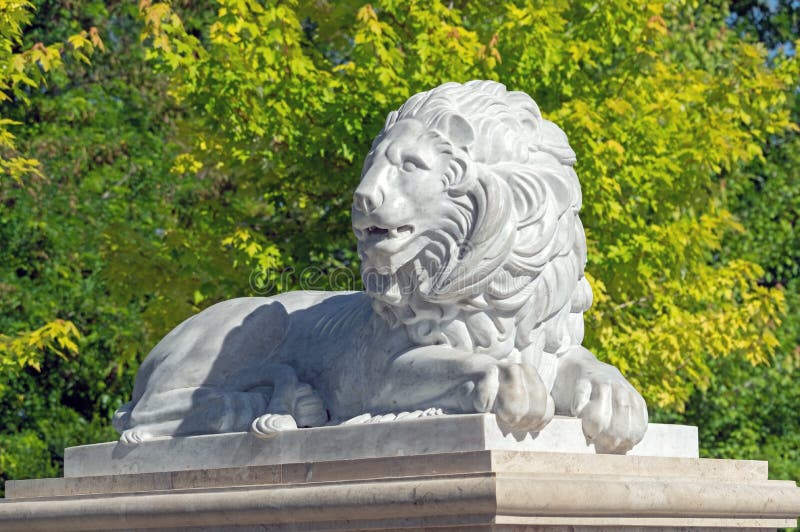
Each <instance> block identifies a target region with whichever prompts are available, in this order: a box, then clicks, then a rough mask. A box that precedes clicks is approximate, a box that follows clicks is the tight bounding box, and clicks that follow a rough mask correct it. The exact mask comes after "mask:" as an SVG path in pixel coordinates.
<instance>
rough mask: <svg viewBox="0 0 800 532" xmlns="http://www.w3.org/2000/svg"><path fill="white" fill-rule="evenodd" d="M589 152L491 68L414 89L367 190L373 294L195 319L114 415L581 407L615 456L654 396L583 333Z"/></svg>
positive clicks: (309, 420) (165, 432)
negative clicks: (584, 189) (578, 163)
mask: <svg viewBox="0 0 800 532" xmlns="http://www.w3.org/2000/svg"><path fill="white" fill-rule="evenodd" d="M574 163H575V154H574V152H573V151H572V149H571V148H570V146H569V143H568V142H567V137H566V135H565V134H564V132H563V131H561V129H559V128H558V127H557V126H556V125H555V124H553V123H552V122H549V121H547V120H545V119H543V118H542V115H541V113H540V111H539V109H538V107H537V106H536V103H535V102H534V101H533V100H532V99H531V98H530V97H529V96H528V95H527V94H525V93H522V92H510V91H507V90H506V88H505V86H503V85H502V84H500V83H496V82H492V81H471V82H469V83H466V84H463V85H462V84H457V83H446V84H444V85H441V86H440V87H437V88H435V89H433V90H430V91H428V92H423V93H420V94H416V95H414V96H412V97H411V98H410V99H409V100H408V101H407V102H406V103H404V104H403V105H402V106H401V107H400V108H399V109H398V110H397V111H393V112H391V113H390V114H389V116H388V118H387V120H386V124H385V126H384V128H383V130H382V131H381V132H380V133H379V134H378V136H377V138H376V139H375V141H374V142H373V144H372V148H371V150H370V152H369V154H368V155H367V158H366V161H365V163H364V169H363V172H362V176H361V182H360V184H359V185H358V188H357V189H356V191H355V194H354V198H353V207H352V215H353V231H354V232H355V235H356V237H357V239H358V252H359V255H360V257H361V260H362V265H361V274H362V279H363V282H364V286H365V289H366V290H365V292H308V291H304V292H289V293H283V294H280V295H277V296H275V297H268V298H263V297H252V298H241V299H234V300H230V301H225V302H222V303H219V304H216V305H214V306H212V307H210V308H208V309H206V310H204V311H203V312H201V313H199V314H197V315H195V316H193V317H191V318H189V319H187V320H186V321H184V322H183V323H181V324H180V325H178V326H177V327H176V328H175V329H174V330H173V331H172V332H170V333H169V334H168V335H167V336H166V337H165V338H164V339H163V340H162V341H161V342H160V343H159V344H158V345H156V347H155V348H154V349H153V350H152V352H151V353H150V354H149V355H148V357H147V358H146V360H145V361H144V362H143V363H142V365H141V367H140V369H139V372H138V374H137V377H136V383H135V387H134V392H133V400H132V401H131V402H129V403H127V404H125V405H123V406H122V407H121V408H120V409H119V410H118V411H117V413H116V414H115V416H114V426H115V428H116V429H117V430H118V431H120V432H121V434H122V436H121V441H122V442H123V443H127V444H135V443H137V442H141V441H144V440H147V439H150V438H153V437H157V436H181V435H191V434H209V433H221V432H235V431H246V430H251V431H252V432H253V433H255V434H256V435H260V436H264V437H268V436H270V435H273V434H275V433H276V432H279V431H281V430H287V429H295V428H297V427H298V426H299V427H316V426H321V425H329V424H336V423H342V422H346V421H347V420H352V419H353V418H355V419H364V418H369V417H370V416H379V417H381V418H383V419H391V418H392V417H393V414H398V413H406V414H405V415H404V416H407V415H408V413H409V412H413V413H414V414H413V415H417V416H419V415H428V414H440V413H444V414H462V413H476V412H490V413H494V414H496V417H497V420H498V423H499V424H500V426H501V428H503V429H504V430H508V431H513V432H515V433H516V432H531V433H535V432H537V431H539V430H541V429H542V428H543V427H544V426H545V425H546V424H547V423H548V421H549V420H550V419H551V418H552V416H553V415H554V414H563V415H571V416H577V417H579V418H581V420H582V426H583V431H584V434H585V436H586V438H587V441H589V442H594V444H595V448H596V450H597V451H598V452H606V453H624V452H626V451H627V450H629V449H631V448H632V447H633V446H634V445H635V444H636V443H637V442H639V441H640V440H641V439H642V437H643V436H644V433H645V430H646V428H647V407H646V405H645V403H644V400H643V399H642V397H641V395H639V393H638V392H637V391H636V390H635V389H634V388H633V387H632V386H631V385H630V384H629V383H628V382H627V381H626V380H625V378H624V377H623V376H622V375H621V374H620V372H619V371H618V370H617V369H616V368H614V367H612V366H609V365H607V364H604V363H602V362H599V361H598V360H597V359H596V358H595V357H594V356H593V355H592V354H591V353H590V352H589V351H588V350H586V349H585V348H583V347H582V346H581V342H582V340H583V312H584V311H586V310H587V309H588V308H589V306H590V305H591V302H592V292H591V288H590V286H589V283H588V281H587V279H586V278H585V277H584V266H585V264H586V239H585V235H584V231H583V226H582V225H581V221H580V218H579V216H578V212H579V210H580V206H581V190H580V184H579V183H578V178H577V175H576V174H575V171H574V170H573V164H574ZM365 414H369V415H365ZM404 416H399V417H404Z"/></svg>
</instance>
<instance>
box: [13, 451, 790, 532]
mask: <svg viewBox="0 0 800 532" xmlns="http://www.w3.org/2000/svg"><path fill="white" fill-rule="evenodd" d="M7 497H8V499H7V500H5V501H3V502H0V529H2V530H4V531H5V530H9V531H12V530H24V531H26V532H31V531H35V530H131V529H159V530H184V531H185V530H220V529H225V530H264V529H267V530H280V531H283V530H286V531H290V530H291V531H297V530H364V529H371V530H400V529H406V530H420V529H424V528H428V527H435V529H436V530H437V531H439V530H474V531H478V530H487V531H488V530H504V531H505V530H508V531H511V530H515V531H518V530H520V527H536V530H561V531H563V530H584V529H586V530H592V531H595V532H596V531H598V530H630V531H633V530H639V531H644V530H647V531H648V532H654V531H657V530H681V531H688V530H693V529H698V530H704V531H705V532H709V531H710V530H717V529H720V530H723V529H734V528H735V529H740V530H742V529H744V530H765V529H775V528H778V527H788V526H794V525H796V519H797V516H798V514H800V489H798V488H797V486H796V485H795V483H794V482H791V481H779V480H767V464H766V462H755V461H740V460H709V459H699V458H665V457H647V456H614V455H593V454H565V453H539V452H529V451H504V450H498V451H473V452H457V453H438V454H429V455H415V456H395V457H384V458H367V459H360V460H334V461H323V462H314V461H305V462H301V463H284V464H275V465H263V466H246V467H232V468H222V469H206V468H200V469H194V470H188V471H174V472H162V473H140V474H130V475H111V476H89V477H72V478H62V479H40V480H32V481H16V482H9V483H8V484H7Z"/></svg>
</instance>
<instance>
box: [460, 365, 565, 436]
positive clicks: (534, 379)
mask: <svg viewBox="0 0 800 532" xmlns="http://www.w3.org/2000/svg"><path fill="white" fill-rule="evenodd" d="M473 396H474V402H475V408H476V409H477V410H478V411H479V412H493V413H494V414H495V415H496V416H497V420H498V423H499V424H500V425H501V426H503V427H504V428H508V429H510V430H512V431H525V432H539V431H540V430H542V429H543V428H544V427H545V425H547V423H549V422H550V420H551V419H552V417H553V413H554V412H555V403H554V402H553V399H552V397H550V394H549V393H548V391H547V387H546V386H545V385H544V383H543V382H542V379H541V377H539V373H538V372H537V371H536V369H535V368H532V367H530V366H526V365H524V364H498V365H497V366H493V367H491V368H490V369H489V370H488V371H487V372H486V376H485V377H484V378H483V379H481V380H479V381H478V382H477V383H476V384H475V388H474V390H473Z"/></svg>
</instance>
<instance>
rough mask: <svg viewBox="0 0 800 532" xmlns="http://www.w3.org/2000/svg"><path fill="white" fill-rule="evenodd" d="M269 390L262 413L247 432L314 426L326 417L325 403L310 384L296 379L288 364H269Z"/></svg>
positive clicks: (272, 432)
mask: <svg viewBox="0 0 800 532" xmlns="http://www.w3.org/2000/svg"><path fill="white" fill-rule="evenodd" d="M272 383H273V392H272V397H271V399H270V401H269V406H268V407H267V409H266V411H265V413H263V415H260V416H258V417H257V418H255V419H254V420H253V422H252V424H251V425H250V432H251V433H252V434H253V435H254V436H258V437H259V438H271V437H272V436H275V435H276V434H278V433H279V432H281V431H285V430H293V429H296V428H298V427H318V426H320V425H324V424H325V423H326V422H327V421H328V411H327V410H326V409H325V403H324V401H323V400H322V398H321V397H320V396H319V394H317V392H316V391H314V389H313V388H312V387H311V385H310V384H307V383H304V382H300V381H298V380H297V375H296V374H295V371H294V369H293V368H291V367H290V366H286V365H280V366H275V367H273V372H272Z"/></svg>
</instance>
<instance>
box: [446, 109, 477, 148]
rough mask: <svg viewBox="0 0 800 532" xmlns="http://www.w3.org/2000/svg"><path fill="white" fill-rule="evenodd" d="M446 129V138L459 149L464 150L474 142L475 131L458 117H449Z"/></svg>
mask: <svg viewBox="0 0 800 532" xmlns="http://www.w3.org/2000/svg"><path fill="white" fill-rule="evenodd" d="M446 127H447V131H446V132H445V133H447V138H448V139H450V142H452V143H453V144H454V145H455V146H457V147H459V148H466V147H467V146H469V145H470V144H472V141H473V140H475V131H473V129H472V126H471V125H469V122H467V121H466V119H465V118H464V117H462V116H460V115H450V117H449V118H448V119H447V124H446Z"/></svg>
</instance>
